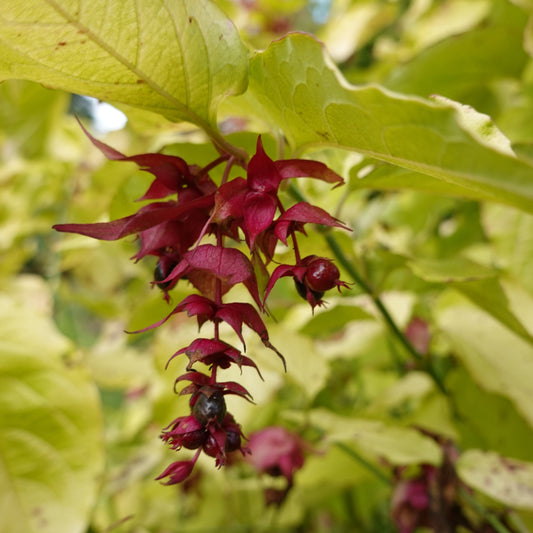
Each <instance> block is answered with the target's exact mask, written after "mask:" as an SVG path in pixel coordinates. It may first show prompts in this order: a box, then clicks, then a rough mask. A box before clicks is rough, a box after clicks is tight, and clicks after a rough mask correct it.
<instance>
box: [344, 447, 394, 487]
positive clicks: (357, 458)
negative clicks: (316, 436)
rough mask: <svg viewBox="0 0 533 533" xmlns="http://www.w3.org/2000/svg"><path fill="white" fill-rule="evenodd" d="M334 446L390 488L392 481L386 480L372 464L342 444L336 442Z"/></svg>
mask: <svg viewBox="0 0 533 533" xmlns="http://www.w3.org/2000/svg"><path fill="white" fill-rule="evenodd" d="M335 446H336V447H337V448H339V450H342V451H343V452H344V453H345V454H346V455H349V456H350V457H351V458H352V459H354V460H355V461H357V462H358V463H359V464H360V465H362V466H363V467H364V468H366V469H367V470H368V471H369V472H370V473H372V474H373V475H374V476H375V477H376V478H377V479H379V480H380V481H381V482H383V483H385V485H387V486H388V487H390V486H392V484H393V483H392V480H391V479H390V478H388V477H387V476H386V475H385V474H384V473H383V472H382V471H381V470H379V469H378V468H377V467H376V466H374V465H373V464H372V463H370V462H368V461H367V460H366V459H365V458H364V457H362V456H361V455H359V454H358V453H357V452H356V451H355V450H352V448H350V447H349V446H346V444H344V443H342V442H336V443H335Z"/></svg>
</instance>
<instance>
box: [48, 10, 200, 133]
mask: <svg viewBox="0 0 533 533" xmlns="http://www.w3.org/2000/svg"><path fill="white" fill-rule="evenodd" d="M44 2H45V3H47V4H48V5H49V6H50V7H51V8H52V9H54V10H55V11H56V12H57V13H58V14H59V15H60V16H61V17H63V18H64V19H65V21H66V22H67V23H68V24H71V25H72V26H74V27H76V28H77V29H78V30H80V31H83V33H84V34H85V35H87V37H88V38H89V39H91V41H92V42H94V43H95V44H96V45H97V46H99V47H100V48H102V49H103V50H105V52H106V53H107V54H109V56H111V57H112V58H114V59H115V60H117V61H118V62H119V63H121V64H122V65H124V66H125V67H126V68H127V69H129V70H130V71H131V72H133V73H134V74H135V75H136V76H138V78H139V79H142V80H143V81H144V82H145V83H146V84H147V85H148V86H149V87H150V88H151V89H152V90H153V91H154V92H155V93H157V94H159V95H160V96H162V97H163V98H164V99H166V100H167V101H168V102H169V103H170V104H172V107H174V108H175V109H177V110H178V111H179V112H180V113H181V114H182V115H183V116H185V117H187V118H188V120H190V121H191V122H193V123H195V124H198V125H200V126H203V127H208V124H207V123H206V121H205V120H204V119H202V118H201V117H200V116H198V115H197V114H196V113H194V112H193V111H191V109H190V108H189V107H188V106H187V105H185V104H183V103H182V102H180V101H179V100H178V99H176V98H175V97H174V96H172V95H171V94H170V93H169V92H167V91H166V90H165V89H164V88H163V87H161V86H160V85H159V84H158V83H156V82H154V81H153V80H152V79H151V78H150V77H149V76H148V75H147V74H146V73H145V72H144V71H142V70H140V69H139V68H137V67H136V66H135V65H133V64H132V63H131V62H130V61H128V60H127V59H126V58H125V57H124V56H122V54H120V53H119V52H118V51H117V50H115V49H114V48H112V47H111V46H109V45H108V44H107V43H106V42H105V41H104V40H103V39H102V38H101V37H99V36H98V35H97V34H96V33H94V32H93V31H92V30H91V29H90V28H88V27H87V26H85V25H84V24H82V23H81V22H80V21H78V20H76V19H75V18H74V17H72V16H71V15H70V14H69V13H68V12H67V11H65V10H64V9H63V8H62V7H61V6H60V5H58V3H57V2H56V1H55V0H44ZM165 7H166V6H165ZM137 13H138V11H137ZM169 15H170V14H169ZM171 18H172V17H171ZM174 29H175V30H176V28H175V25H174ZM178 43H179V46H180V49H181V42H180V41H179V39H178ZM184 76H187V74H186V71H185V69H184ZM185 81H186V83H185V87H186V90H187V94H188V85H187V80H185Z"/></svg>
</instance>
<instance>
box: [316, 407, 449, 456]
mask: <svg viewBox="0 0 533 533" xmlns="http://www.w3.org/2000/svg"><path fill="white" fill-rule="evenodd" d="M310 417H311V418H310V419H311V421H312V423H313V424H315V425H316V426H317V427H319V428H320V429H322V430H323V431H324V432H325V434H326V438H327V440H328V441H329V442H331V443H333V442H340V443H343V444H345V445H348V446H353V447H354V448H355V449H357V450H359V451H360V452H362V453H363V454H365V455H370V456H373V457H375V458H381V459H382V458H384V459H386V460H387V461H388V462H390V463H392V464H394V465H406V464H419V463H428V464H434V465H437V464H439V463H440V460H441V451H440V448H439V446H438V445H437V444H436V443H435V441H433V440H432V439H430V438H429V437H425V436H424V435H422V434H421V433H420V432H419V431H416V430H414V429H411V428H405V427H399V426H391V425H386V424H384V423H383V422H380V421H378V420H365V419H361V418H348V417H343V416H339V415H336V414H334V413H332V412H330V411H327V410H325V409H315V410H313V411H312V412H311V415H310Z"/></svg>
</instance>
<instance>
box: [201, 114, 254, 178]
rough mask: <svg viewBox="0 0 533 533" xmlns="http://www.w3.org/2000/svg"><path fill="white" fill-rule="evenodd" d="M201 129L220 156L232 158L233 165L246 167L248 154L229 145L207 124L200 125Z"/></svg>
mask: <svg viewBox="0 0 533 533" xmlns="http://www.w3.org/2000/svg"><path fill="white" fill-rule="evenodd" d="M200 126H201V127H202V129H203V130H204V131H205V132H206V133H207V135H209V138H210V139H211V142H212V143H213V145H214V146H215V148H216V149H217V150H218V151H219V152H220V153H221V154H229V155H231V156H233V158H234V163H235V164H237V165H239V166H241V167H243V168H246V167H247V165H248V152H247V151H246V150H243V149H242V148H239V147H238V146H235V145H233V144H231V143H230V142H229V141H228V140H227V139H226V138H225V137H224V136H223V135H222V134H221V133H220V132H219V131H218V130H216V129H214V128H212V127H211V126H209V125H208V124H206V123H205V124H201V125H200Z"/></svg>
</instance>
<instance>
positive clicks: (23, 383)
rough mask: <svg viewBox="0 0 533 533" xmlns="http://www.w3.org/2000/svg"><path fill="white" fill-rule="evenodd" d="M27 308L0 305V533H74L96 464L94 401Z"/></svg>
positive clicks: (85, 380)
mask: <svg viewBox="0 0 533 533" xmlns="http://www.w3.org/2000/svg"><path fill="white" fill-rule="evenodd" d="M35 303H36V302H27V303H21V302H20V301H18V298H16V297H12V296H6V295H4V296H2V297H1V298H0V509H2V512H1V513H0V531H6V532H8V531H9V533H82V532H84V531H86V530H87V527H88V523H89V517H90V513H91V511H92V509H93V506H94V504H95V500H96V495H97V489H98V486H99V483H100V479H99V478H100V475H101V473H102V469H103V463H104V461H103V434H102V419H101V411H100V403H99V397H98V393H97V390H96V388H95V386H94V384H93V382H92V380H91V378H90V376H89V375H88V374H87V372H84V371H83V369H81V368H79V367H77V366H76V365H66V364H65V363H64V362H63V361H62V359H61V356H62V355H65V350H66V349H67V348H68V347H69V343H68V342H67V340H66V339H65V338H64V337H63V336H62V335H61V334H60V333H59V332H58V331H57V329H56V328H55V327H54V324H53V322H52V321H51V320H50V318H49V316H48V314H47V313H46V312H41V311H40V310H39V309H38V308H37V306H36V305H35Z"/></svg>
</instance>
